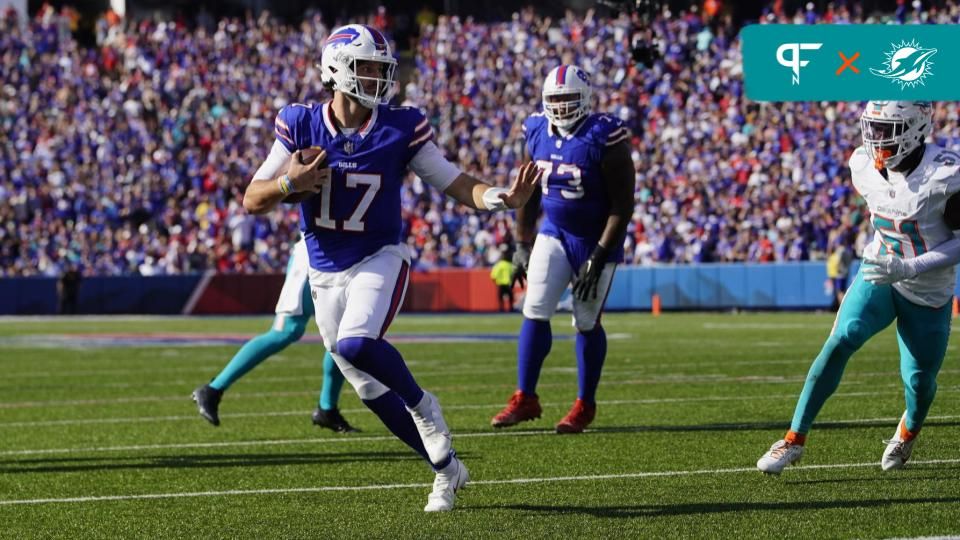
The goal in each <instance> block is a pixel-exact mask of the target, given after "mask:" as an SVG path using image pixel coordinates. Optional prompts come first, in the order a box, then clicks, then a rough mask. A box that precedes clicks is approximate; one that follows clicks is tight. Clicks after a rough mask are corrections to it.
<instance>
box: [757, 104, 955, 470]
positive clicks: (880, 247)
mask: <svg viewBox="0 0 960 540" xmlns="http://www.w3.org/2000/svg"><path fill="white" fill-rule="evenodd" d="M860 124H861V128H862V139H863V146H861V147H859V148H857V149H856V150H855V151H854V152H853V155H852V156H851V157H850V173H851V175H852V178H853V185H854V187H855V188H856V189H857V191H858V192H859V193H860V195H861V196H862V197H863V198H864V199H865V200H866V202H867V206H869V208H870V214H871V221H872V223H873V227H874V229H875V233H874V238H873V241H872V242H870V244H869V245H867V247H866V248H865V249H864V253H863V256H864V260H863V264H862V265H861V267H860V272H859V273H858V274H857V276H856V278H855V279H854V281H853V284H852V285H851V286H850V289H849V290H848V291H847V294H846V296H845V297H844V299H843V303H842V304H841V305H840V310H839V312H838V313H837V319H836V321H835V322H834V325H833V330H832V331H831V333H830V337H829V338H827V342H826V343H825V344H824V346H823V348H822V349H821V351H820V354H819V356H817V358H816V360H814V362H813V365H812V366H811V367H810V371H809V373H808V374H807V380H806V383H805V385H804V387H803V391H802V392H801V393H800V400H799V402H798V403H797V407H796V410H795V412H794V416H793V421H792V423H791V425H790V430H789V431H788V432H787V434H786V435H785V436H784V438H783V439H782V440H780V441H777V442H776V443H774V444H773V446H772V447H771V448H770V450H769V451H768V452H767V453H766V454H764V455H763V457H761V458H760V460H759V461H758V462H757V467H758V468H759V469H760V470H761V471H763V472H765V473H773V474H779V473H780V472H781V471H782V470H783V468H784V467H786V466H787V465H790V464H791V463H795V462H796V461H798V460H799V459H800V456H801V455H802V454H803V449H804V444H805V442H806V436H807V433H808V432H809V431H810V426H811V424H812V423H813V421H814V418H816V416H817V413H818V412H820V409H821V407H822V406H823V404H824V403H825V402H826V400H827V398H829V397H830V395H831V394H833V392H834V391H835V390H836V388H837V385H838V384H839V383H840V377H841V375H842V374H843V370H844V367H845V366H846V363H847V361H848V360H849V359H850V357H851V356H852V355H853V354H854V353H855V352H856V351H857V350H858V349H860V347H862V346H863V344H864V343H866V341H867V340H868V339H870V338H871V337H872V336H873V335H875V334H877V333H878V332H880V331H881V330H883V329H884V328H886V327H887V326H889V325H890V324H891V323H892V322H893V321H894V320H896V321H897V338H898V341H899V343H900V374H901V377H902V380H903V386H904V397H905V401H906V410H905V411H904V413H903V415H902V416H901V418H900V422H899V423H898V425H897V428H896V431H895V432H894V434H893V437H891V438H890V440H888V441H886V443H887V444H886V448H885V450H884V452H883V456H882V458H881V460H880V465H881V467H882V468H883V470H890V469H899V468H901V467H903V466H904V464H905V463H906V462H907V460H908V459H910V455H911V453H912V452H913V445H914V443H915V442H916V437H917V434H918V433H919V432H920V428H921V427H922V426H923V422H924V420H925V419H926V417H927V413H928V412H929V410H930V406H931V404H932V403H933V398H934V395H935V394H936V391H937V373H938V372H939V371H940V366H941V365H942V363H943V358H944V355H945V354H946V350H947V338H948V336H949V335H950V319H951V311H952V309H951V300H952V299H953V290H954V287H955V284H956V281H957V277H956V266H955V265H956V263H957V261H958V258H960V257H958V255H957V251H956V244H957V242H956V241H955V239H954V230H956V229H958V228H960V195H957V194H958V192H960V155H958V154H956V153H954V152H952V151H949V150H945V149H943V148H940V147H939V146H937V145H935V144H931V143H927V142H926V138H927V137H928V136H929V135H930V134H931V133H932V131H933V116H932V107H931V104H930V103H927V102H922V101H871V102H869V103H868V104H867V107H866V109H865V110H864V112H863V115H862V116H861V121H860ZM934 246H937V247H934ZM951 246H953V247H951ZM931 248H932V249H931ZM951 250H953V251H951Z"/></svg>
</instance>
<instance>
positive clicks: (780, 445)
mask: <svg viewBox="0 0 960 540" xmlns="http://www.w3.org/2000/svg"><path fill="white" fill-rule="evenodd" d="M802 456H803V445H802V444H790V443H788V442H787V441H785V440H782V439H781V440H779V441H777V442H775V443H773V446H771V447H770V450H767V453H766V454H764V455H763V456H761V457H760V459H758V460H757V468H758V469H760V472H762V473H766V474H780V473H781V472H783V469H784V468H785V467H786V466H787V465H793V464H794V463H800V458H801V457H802Z"/></svg>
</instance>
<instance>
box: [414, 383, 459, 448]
mask: <svg viewBox="0 0 960 540" xmlns="http://www.w3.org/2000/svg"><path fill="white" fill-rule="evenodd" d="M407 410H408V411H410V416H412V417H413V423H414V424H416V425H417V431H419V432H420V439H422V440H423V446H424V448H426V449H427V456H429V457H430V462H431V463H441V462H443V460H445V459H447V456H449V455H450V450H451V448H452V446H453V445H452V440H451V437H450V430H449V429H447V423H446V422H445V421H444V420H443V411H441V410H440V402H438V401H437V398H436V396H434V395H433V394H431V393H430V392H427V391H426V390H424V392H423V399H421V400H420V403H417V405H416V407H414V408H412V409H411V408H409V407H407Z"/></svg>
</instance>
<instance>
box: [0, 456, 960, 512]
mask: <svg viewBox="0 0 960 540" xmlns="http://www.w3.org/2000/svg"><path fill="white" fill-rule="evenodd" d="M953 463H960V459H932V460H917V461H914V462H913V464H914V465H946V464H953ZM863 467H877V463H876V462H875V461H870V462H865V463H834V464H826V465H808V466H797V467H793V470H794V471H802V470H819V469H855V468H863ZM756 472H757V469H756V468H755V467H735V468H729V469H700V470H692V471H650V472H632V473H619V474H589V475H581V476H545V477H533V478H504V479H497V480H475V481H473V482H470V483H469V484H468V485H469V486H470V487H479V486H501V485H509V484H538V483H548V482H597V481H603V480H628V479H644V478H665V477H666V478H669V477H680V476H694V475H721V474H739V473H754V474H756ZM432 485H433V484H432V483H410V484H368V485H362V486H316V487H295V488H266V489H231V490H224V491H192V492H179V493H143V494H138V495H96V496H88V497H62V498H50V499H9V500H0V506H10V505H35V504H64V503H85V502H106V501H132V500H144V499H175V498H184V497H231V496H239V495H283V494H289V493H323V492H331V491H382V490H391V489H413V488H416V489H426V488H430V487H431V486H432Z"/></svg>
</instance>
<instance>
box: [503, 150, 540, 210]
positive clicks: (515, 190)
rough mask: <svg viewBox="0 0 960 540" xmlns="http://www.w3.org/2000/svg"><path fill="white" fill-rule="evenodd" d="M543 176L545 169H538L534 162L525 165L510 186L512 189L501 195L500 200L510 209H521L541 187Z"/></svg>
mask: <svg viewBox="0 0 960 540" xmlns="http://www.w3.org/2000/svg"><path fill="white" fill-rule="evenodd" d="M542 175H543V169H541V168H540V167H537V166H536V164H534V163H533V162H532V161H528V162H527V163H524V164H523V166H522V167H520V172H518V173H517V177H516V178H514V179H513V183H512V184H510V189H508V190H507V192H506V193H501V194H500V195H499V197H500V200H502V201H503V203H504V204H505V205H507V206H508V207H510V208H520V207H521V206H523V205H525V204H527V201H528V200H529V199H530V196H531V195H533V190H535V189H537V188H538V187H539V185H540V177H541V176H542Z"/></svg>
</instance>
